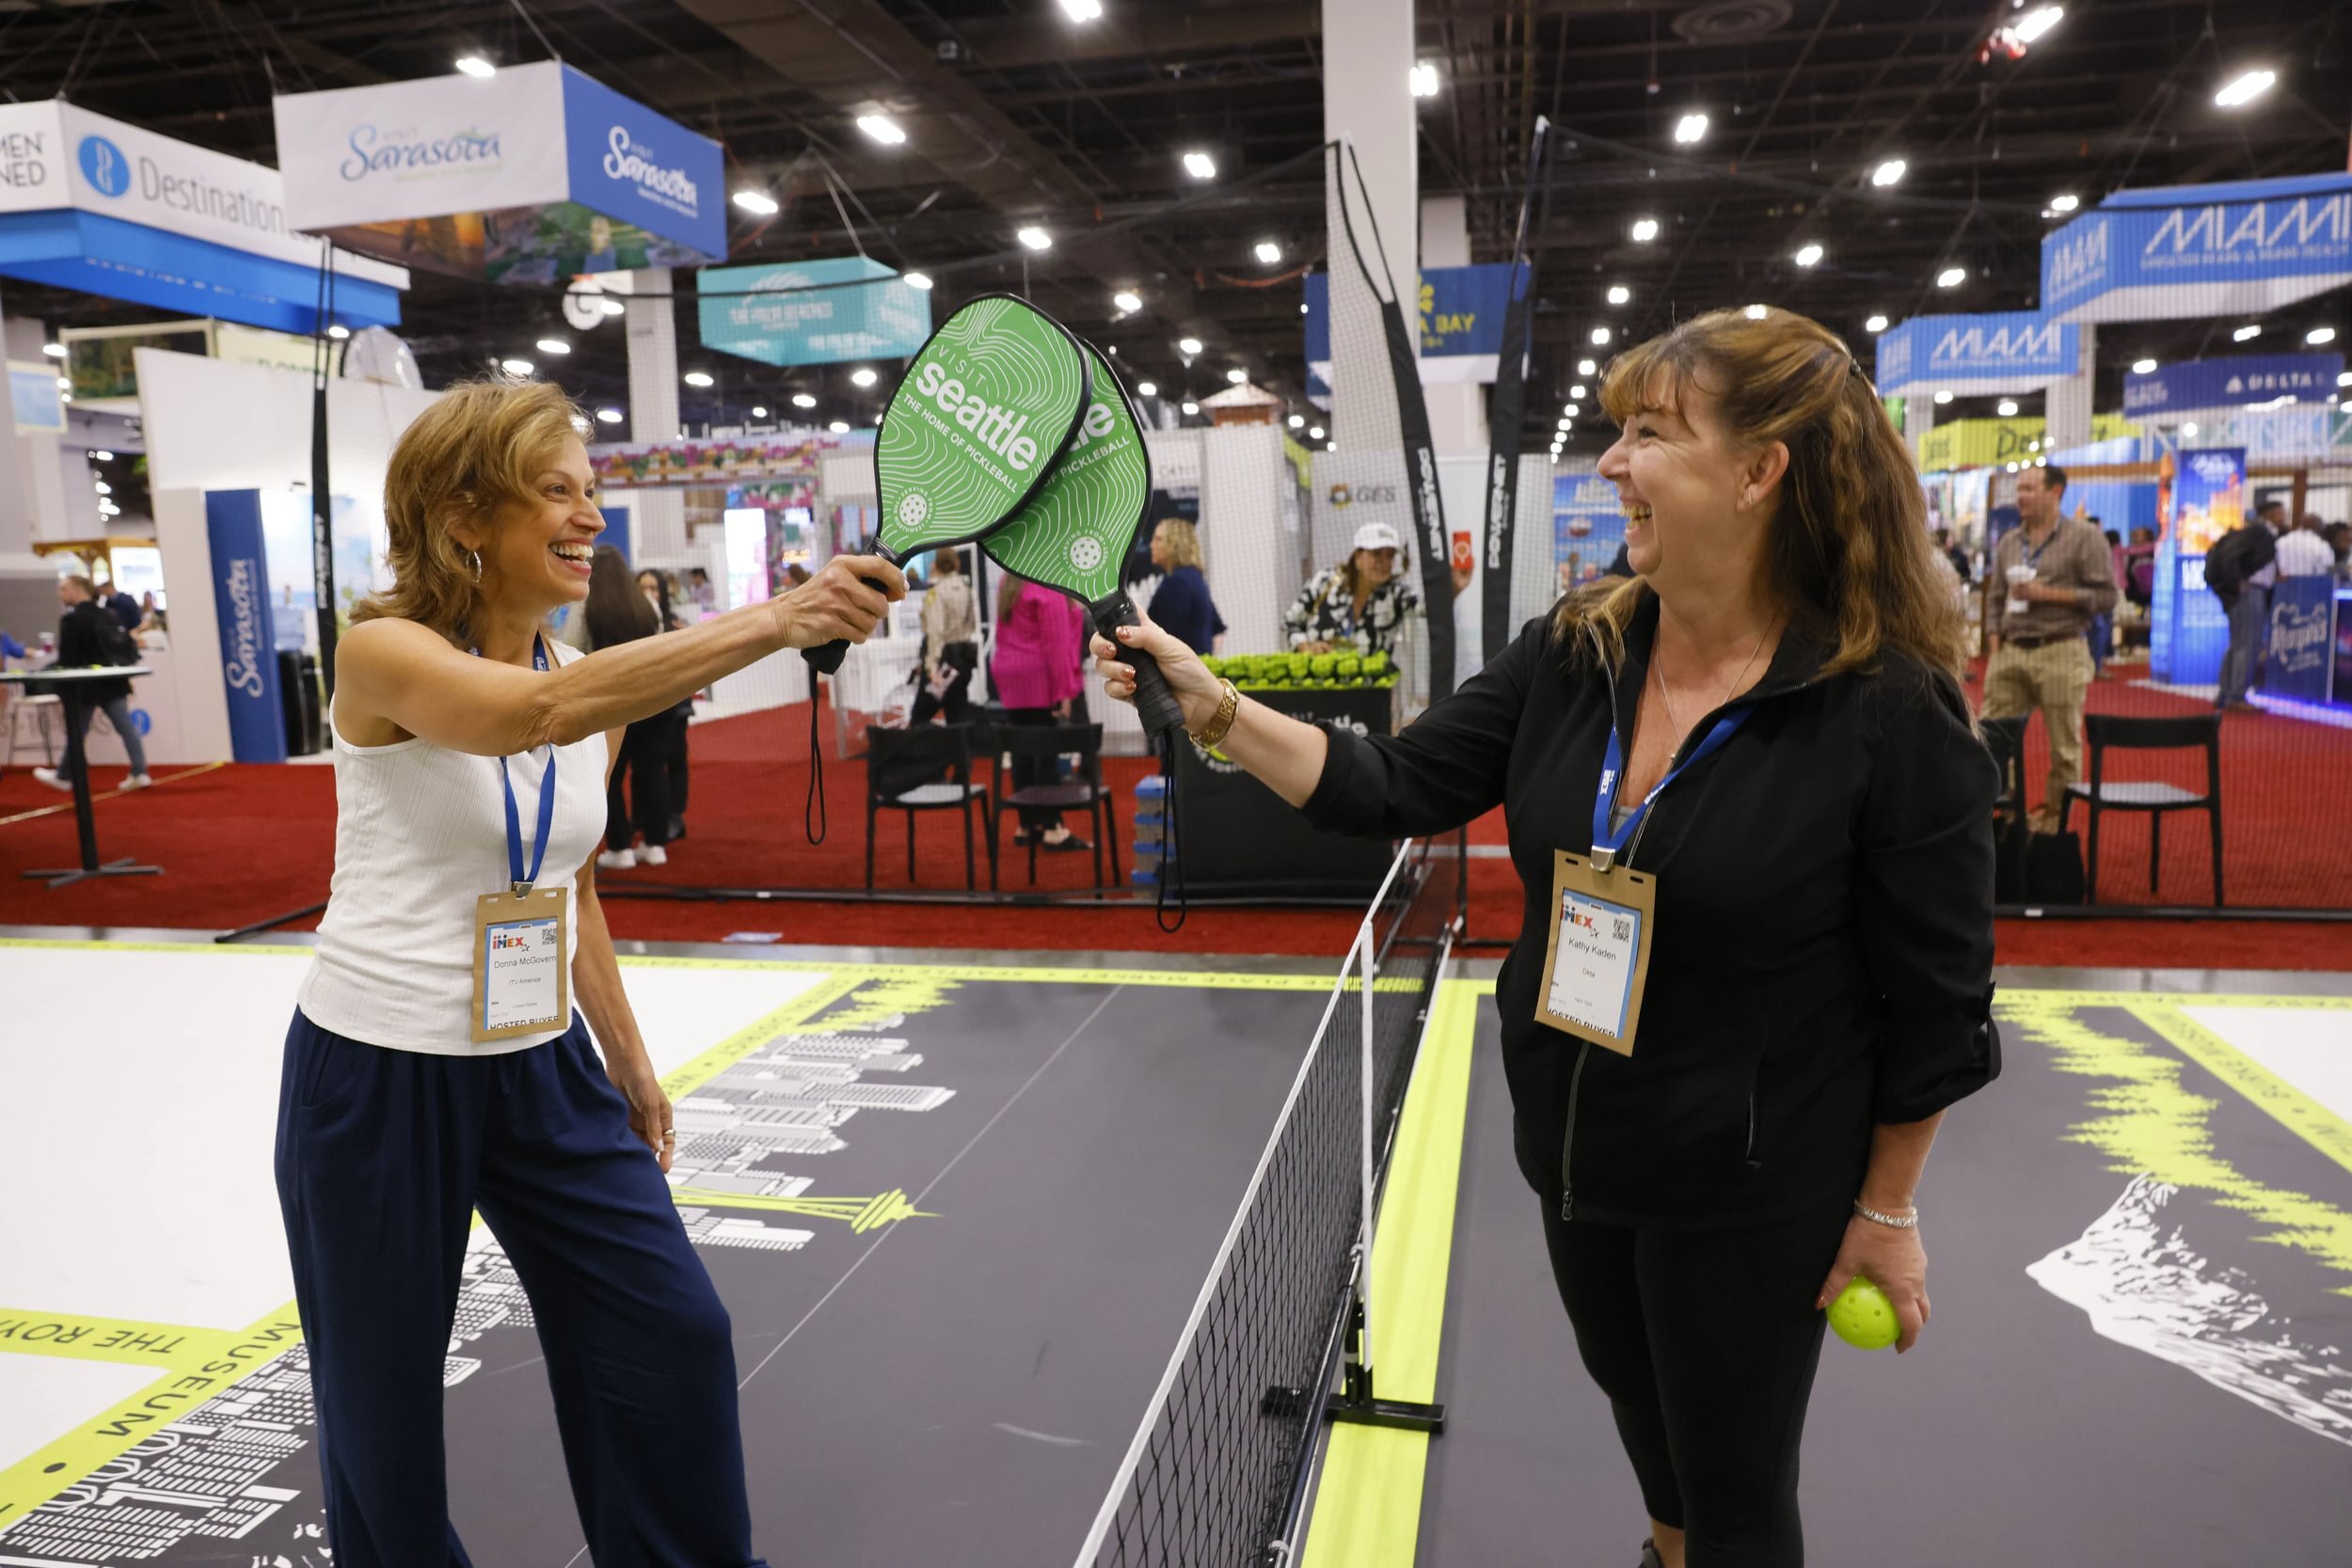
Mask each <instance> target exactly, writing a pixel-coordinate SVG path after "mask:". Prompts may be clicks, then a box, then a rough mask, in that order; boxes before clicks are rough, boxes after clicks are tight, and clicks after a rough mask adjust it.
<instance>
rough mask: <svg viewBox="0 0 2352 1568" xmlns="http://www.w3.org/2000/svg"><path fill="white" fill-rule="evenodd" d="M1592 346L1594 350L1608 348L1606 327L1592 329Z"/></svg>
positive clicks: (1607, 330)
mask: <svg viewBox="0 0 2352 1568" xmlns="http://www.w3.org/2000/svg"><path fill="white" fill-rule="evenodd" d="M1593 345H1594V346H1595V347H1596V348H1607V347H1608V346H1609V329H1608V328H1607V327H1605V326H1596V327H1594V328H1593Z"/></svg>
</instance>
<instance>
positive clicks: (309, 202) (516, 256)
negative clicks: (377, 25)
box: [272, 61, 727, 283]
mask: <svg viewBox="0 0 2352 1568" xmlns="http://www.w3.org/2000/svg"><path fill="white" fill-rule="evenodd" d="M272 107H273V109H274V110H275V112H276V115H277V119H278V163H279V166H281V167H282V168H283V170H284V171H285V177H286V214H287V217H288V220H289V221H290V222H292V223H293V224H294V227H296V228H298V229H303V230H310V231H311V232H313V233H322V234H327V235H330V236H332V237H333V238H334V239H335V241H336V242H337V243H338V244H340V245H350V246H351V247H353V248H354V249H358V250H365V251H368V252H370V253H371V254H373V255H377V256H382V257H385V258H387V259H389V260H392V261H399V262H402V263H403V264H405V265H408V266H421V267H430V268H432V269H433V270H435V271H437V272H449V273H455V274H458V275H459V276H462V277H481V278H486V279H488V280H489V281H491V282H496V283H554V282H560V281H562V280H563V279H564V278H567V277H574V276H576V275H578V274H580V273H584V272H619V271H624V270H630V269H634V268H638V267H667V266H695V265H699V264H701V263H702V262H705V261H716V260H718V259H719V258H721V257H723V256H724V255H725V254H726V247H727V227H726V211H725V205H726V193H725V191H724V189H723V182H724V181H723V175H724V162H723V157H722V154H721V152H720V150H719V144H718V143H716V142H714V141H711V140H710V139H708V138H707V137H705V136H698V135H695V134H694V133H692V132H691V131H689V130H687V129H686V128H685V127H684V126H682V125H679V124H677V123H676V122H675V121H674V120H670V119H664V118H662V117H661V116H660V115H658V114H655V113H654V112H653V111H652V110H651V109H648V108H646V107H645V106H644V104H642V103H635V102H633V101H632V100H629V99H627V98H624V97H622V96H621V95H620V94H619V93H617V92H614V91H613V90H612V88H610V87H605V86H604V85H603V84H601V83H599V82H596V81H594V80H592V79H591V78H589V77H586V76H583V75H581V74H580V72H579V71H574V70H573V69H572V68H571V67H569V66H566V65H561V64H558V63H555V62H553V61H548V62H544V63H541V64H537V65H525V66H512V67H509V68H507V69H505V70H502V71H500V72H499V73H498V74H497V75H496V76H494V77H491V78H489V79H488V80H486V81H477V80H475V79H474V78H473V77H470V76H435V77H429V78H427V79H425V80H423V81H416V82H391V83H387V84H385V85H383V86H380V87H342V88H337V89H335V90H333V91H329V92H305V93H294V94H292V95H289V96H286V97H281V98H278V99H276V100H274V101H273V103H272Z"/></svg>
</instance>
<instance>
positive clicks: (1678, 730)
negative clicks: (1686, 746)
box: [1649, 621, 1780, 751]
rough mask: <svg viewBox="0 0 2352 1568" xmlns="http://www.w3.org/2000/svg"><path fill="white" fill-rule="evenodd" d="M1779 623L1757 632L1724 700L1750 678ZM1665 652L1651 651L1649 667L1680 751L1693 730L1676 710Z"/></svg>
mask: <svg viewBox="0 0 2352 1568" xmlns="http://www.w3.org/2000/svg"><path fill="white" fill-rule="evenodd" d="M1779 625H1780V623H1779V622H1777V621H1772V622H1767V623H1766V624H1765V626H1764V629H1763V630H1762V631H1760V632H1758V633H1757V634H1756V646H1755V647H1753V648H1751V649H1749V650H1748V661H1747V662H1746V663H1745V664H1742V665H1741V666H1740V673H1738V674H1736V675H1734V676H1732V677H1731V684H1730V685H1729V686H1727V687H1725V688H1724V702H1725V703H1727V702H1729V701H1731V699H1732V698H1733V696H1734V695H1736V694H1737V693H1738V692H1739V689H1740V682H1741V681H1744V680H1746V679H1747V678H1748V672H1749V671H1750V670H1753V669H1755V668H1756V657H1757V656H1758V655H1759V654H1761V653H1763V651H1764V640H1765V639H1766V638H1768V637H1770V636H1772V632H1773V629H1774V628H1775V627H1777V626H1779ZM1664 652H1665V650H1664V649H1663V648H1662V647H1661V648H1659V649H1657V650H1655V651H1653V652H1652V653H1651V655H1650V661H1649V668H1650V673H1651V674H1653V675H1656V676H1657V677H1658V694H1659V696H1661V697H1662V698H1664V699H1665V701H1666V721H1667V722H1668V723H1670V724H1672V725H1674V727H1675V750H1677V751H1680V750H1681V749H1682V742H1683V741H1684V739H1686V738H1687V737H1688V736H1690V733H1691V732H1690V731H1689V730H1687V729H1685V728H1684V727H1683V723H1682V715H1680V714H1678V713H1677V712H1676V711H1675V698H1674V693H1673V692H1672V691H1670V690H1668V689H1667V688H1666V661H1665V659H1664V657H1662V655H1663V654H1664ZM1722 705H1723V704H1721V703H1719V704H1717V706H1718V707H1720V706H1722Z"/></svg>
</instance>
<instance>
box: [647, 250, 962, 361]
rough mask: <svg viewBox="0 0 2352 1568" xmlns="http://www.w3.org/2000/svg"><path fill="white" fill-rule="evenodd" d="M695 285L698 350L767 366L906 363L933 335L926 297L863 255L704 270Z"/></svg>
mask: <svg viewBox="0 0 2352 1568" xmlns="http://www.w3.org/2000/svg"><path fill="white" fill-rule="evenodd" d="M694 286H695V288H696V290H697V291H698V292H699V299H698V303H697V314H698V315H699V316H700V318H701V323H702V338H703V346H704V347H705V348H715V349H720V350H723V351H724V352H725V353H728V354H736V355H740V356H743V357H744V358H746V359H756V360H758V361H759V362H760V363H762V364H765V365H830V364H836V363H838V362H840V361H842V360H845V359H903V358H906V357H907V356H910V355H912V354H914V352H915V351H916V350H917V349H919V348H921V347H922V346H923V343H924V341H925V340H926V339H928V338H930V335H931V296H930V294H929V293H925V292H924V291H923V290H921V289H916V288H912V287H910V286H909V285H907V284H905V283H902V282H900V281H898V274H897V273H895V272H893V271H891V270H890V269H889V268H888V267H886V266H884V265H882V263H881V262H880V261H873V260H871V259H870V258H868V257H865V256H845V257H842V258H839V259H838V260H834V261H791V262H787V263H786V264H784V265H782V266H756V267H706V268H704V269H703V271H702V273H701V274H700V276H699V277H698V278H697V280H696V282H695V285H694Z"/></svg>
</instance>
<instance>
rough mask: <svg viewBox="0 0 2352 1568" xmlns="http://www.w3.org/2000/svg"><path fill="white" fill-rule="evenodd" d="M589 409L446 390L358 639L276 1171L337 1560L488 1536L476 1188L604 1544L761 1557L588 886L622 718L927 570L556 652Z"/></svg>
mask: <svg viewBox="0 0 2352 1568" xmlns="http://www.w3.org/2000/svg"><path fill="white" fill-rule="evenodd" d="M579 419H580V417H579V414H578V411H577V410H575V409H574V408H573V407H572V406H571V404H569V403H568V402H567V401H566V400H565V398H564V394H563V393H562V392H561V391H560V390H558V389H557V388H554V387H551V386H548V385H547V384H545V383H538V382H504V381H497V382H483V383H476V384H472V385H468V386H462V387H458V388H453V390H451V391H450V392H448V393H447V394H445V395H444V396H443V397H442V398H441V400H440V401H439V402H438V403H437V404H434V405H433V406H432V407H431V408H430V409H428V410H426V412H425V413H424V414H423V415H422V416H421V418H419V419H418V420H417V421H416V422H415V423H414V424H412V425H411V426H410V427H409V428H408V430H407V431H406V433H405V434H404V435H403V436H402V437H401V439H400V442H399V445H398V447H397V448H396V449H395V450H394V451H393V453H392V459H391V466H390V469H389V474H388V475H387V479H386V484H385V503H386V505H385V510H386V514H387V521H388V523H389V533H390V548H389V562H390V565H391V568H392V572H393V577H394V583H393V586H392V588H391V589H390V590H389V592H387V593H385V594H379V595H377V596H376V597H374V598H373V599H370V600H368V601H367V602H366V603H364V604H363V605H361V606H360V607H359V608H358V610H357V612H356V613H355V614H354V615H353V621H354V623H355V624H354V625H353V626H352V628H351V630H350V632H349V633H348V634H347V635H346V636H345V637H344V638H343V639H342V642H341V644H340V645H339V647H338V650H337V656H336V673H337V682H336V689H335V698H334V702H333V705H332V706H331V708H330V710H329V714H328V720H329V731H330V733H331V735H332V736H333V744H334V752H335V792H336V805H337V816H336V823H335V873H334V881H333V884H332V892H331V895H330V897H329V901H328V904H327V909H326V917H325V918H324V920H322V921H321V923H320V926H319V931H318V944H317V948H316V951H315V956H314V957H313V958H312V960H311V964H310V972H309V974H307V975H306V976H305V978H304V980H303V982H302V988H301V990H300V993H299V996H298V1003H297V1008H296V1011H295V1013H294V1021H293V1023H292V1025H291V1026H290V1027H289V1029H288V1030H287V1035H286V1052H285V1061H284V1068H283V1074H282V1078H281V1082H280V1085H279V1099H278V1139H277V1174H278V1196H279V1199H280V1203H281V1206H282V1209H283V1212H284V1217H285V1224H286V1239H287V1244H288V1247H289V1250H290V1252H291V1253H292V1258H293V1263H294V1291H295V1297H296V1301H297V1303H298V1305H299V1307H300V1310H301V1314H302V1326H303V1332H304V1337H305V1339H306V1341H307V1345H308V1349H309V1354H310V1375H311V1383H312V1387H313V1389H314V1391H315V1394H316V1398H317V1402H318V1413H319V1431H320V1438H321V1443H320V1465H321V1470H322V1473H323V1475H324V1478H325V1486H326V1521H327V1533H328V1536H329V1538H330V1541H331V1543H332V1547H333V1550H334V1552H335V1554H336V1560H337V1562H338V1563H339V1564H341V1565H342V1568H390V1565H400V1568H408V1565H421V1564H426V1563H431V1564H435V1565H445V1564H447V1565H457V1564H464V1563H466V1562H467V1561H468V1559H467V1557H466V1554H465V1551H464V1549H463V1547H462V1546H461V1545H460V1544H459V1543H458V1541H457V1538H456V1535H455V1532H454V1531H453V1528H451V1525H450V1521H449V1510H448V1493H447V1481H446V1477H445V1474H444V1466H443V1450H442V1436H441V1376H442V1357H443V1354H444V1353H445V1352H446V1350H447V1348H448V1343H449V1334H450V1327H451V1314H452V1310H453V1303H454V1301H455V1298H456V1294H457V1289H458V1275H459V1271H460V1269H461V1267H462V1264H463V1260H464V1258H465V1255H466V1237H467V1232H468V1229H469V1224H470V1219H471V1216H472V1215H473V1213H474V1212H476V1211H477V1210H479V1212H481V1214H482V1216H483V1218H484V1219H485V1220H486V1221H487V1222H488V1223H489V1227H490V1229H491V1231H492V1232H493V1233H494V1234H495V1235H496V1237H497V1238H498V1241H499V1243H501V1246H502V1247H503V1248H504V1249H505V1252H506V1255H507V1258H508V1259H509V1260H510V1261H511V1262H512V1263H513V1265H514V1267H515V1269H516V1273H517V1274H518V1275H520V1277H521V1279H522V1282H523V1286H524V1289H525V1290H526V1291H528V1292H529V1294H530V1297H531V1302H532V1310H533V1312H534V1314H535V1315H536V1317H537V1320H538V1324H539V1335H540V1340H541V1343H542V1344H543V1345H544V1346H545V1348H546V1352H547V1367H548V1380H549V1382H550V1384H551V1385H552V1386H553V1388H554V1394H555V1409H556V1422H557V1425H558V1427H559V1429H560V1431H561V1433H562V1437H563V1442H564V1458H565V1462H566V1467H567V1469H568V1471H569V1474H570V1477H571V1481H572V1486H573V1490H574V1498H575V1501H576V1503H577V1504H578V1507H579V1511H580V1526H581V1528H582V1529H583V1530H584V1531H585V1532H586V1535H587V1538H588V1550H589V1554H590V1556H591V1558H592V1559H593V1560H595V1561H596V1562H598V1563H601V1564H605V1565H607V1568H612V1565H614V1564H630V1565H637V1564H647V1565H650V1564H655V1563H659V1564H661V1565H662V1568H745V1565H746V1564H755V1562H756V1560H755V1557H754V1555H753V1551H752V1545H751V1539H750V1537H751V1523H750V1510H749V1506H748V1504H747V1501H746V1499H745V1496H744V1482H743V1457H742V1439H741V1434H740V1431H739V1426H738V1424H737V1419H736V1397H735V1386H736V1385H735V1375H736V1374H735V1355H734V1350H733V1344H732V1333H731V1329H730V1325H729V1323H728V1318H727V1313H726V1309H725V1307H723V1305H721V1303H720V1300H719V1297H718V1294H717V1292H716V1291H714V1290H713V1289H712V1287H711V1283H710V1279H709V1276H708V1275H707V1274H706V1273H705V1272H704V1269H703V1266H702V1263H701V1261H700V1259H697V1258H696V1257H695V1255H694V1252H693V1249H692V1248H691V1246H690V1245H689V1244H688V1243H687V1240H686V1234H685V1230H684V1227H682V1226H681V1224H680V1223H679V1220H678V1216H677V1211H676V1209H675V1207H674V1206H673V1204H672V1202H671V1199H670V1194H669V1188H668V1184H667V1183H666V1182H665V1181H664V1180H663V1175H664V1173H665V1172H666V1171H667V1170H668V1169H669V1166H670V1156H671V1153H672V1150H673V1148H675V1132H674V1131H673V1127H672V1121H671V1108H670V1102H669V1100H668V1099H667V1097H666V1096H664V1095H663V1093H662V1092H661V1086H660V1082H659V1080H658V1078H657V1075H656V1072H655V1069H654V1065H653V1063H652V1061H651V1060H650V1058H649V1057H648V1055H647V1053H646V1050H645V1045H644V1039H643V1037H641V1036H640V1034H639V1032H638V1027H637V1021H636V1018H635V1016H634V1015H633V1014H632V1013H631V1011H630V1008H629V1002H628V995H627V993H626V992H625V991H624V990H623V989H622V983H621V973H620V968H619V964H618V962H617V961H616V959H615V958H614V957H613V951H612V937H611V935H610V934H609V932H608V931H607V928H606V926H605V921H604V914H603V911H602V910H601V908H600V907H599V906H598V904H597V902H596V870H595V855H596V849H597V847H598V841H599V840H600V839H601V838H602V836H603V832H604V826H605V780H606V773H607V769H608V768H609V766H610V761H611V755H612V749H613V747H614V746H615V745H616V744H617V743H618V740H619V737H620V732H621V730H622V729H623V727H624V726H626V725H628V723H630V722H631V721H636V720H641V719H644V718H646V717H648V716H650V715H653V714H658V713H660V712H662V711H664V710H665V709H667V708H669V707H671V706H672V705H675V704H676V703H677V702H678V701H680V700H681V699H682V698H684V697H685V696H686V695H687V693H689V692H691V691H693V690H696V689H700V688H702V687H704V686H707V685H708V684H709V683H710V682H712V681H713V680H715V679H717V678H719V677H720V676H722V675H726V674H730V673H734V672H735V671H738V670H740V669H742V668H744V667H745V666H747V665H749V664H752V663H753V662H755V660H757V659H760V658H763V657H767V656H768V655H770V654H772V653H776V652H779V651H781V650H783V649H786V648H806V647H814V646H817V645H818V644H821V643H824V642H828V641H833V640H834V639H835V638H849V639H851V640H863V639H864V638H865V637H866V636H867V635H868V634H869V633H870V632H872V630H873V629H874V626H875V624H876V623H877V621H878V620H879V619H880V618H881V617H882V614H883V613H884V611H885V610H887V608H888V601H889V600H890V599H892V598H895V597H898V596H899V595H901V594H904V592H905V582H904V579H903V578H901V577H900V576H899V575H898V570H897V569H896V568H895V567H893V566H891V565H890V564H889V563H888V562H883V561H881V560H878V559H873V558H865V557H844V558H840V559H837V560H835V561H834V562H832V563H831V564H830V565H829V566H828V567H827V568H826V570H825V571H824V572H823V573H822V574H821V575H820V576H819V577H818V578H817V580H815V581H814V582H811V583H810V584H809V585H808V586H806V587H805V588H803V589H802V590H801V591H800V592H798V593H796V594H792V595H790V596H789V597H788V598H784V599H778V600H772V601H769V602H766V603H761V604H755V605H750V606H746V607H744V608H743V609H740V610H733V611H730V612H728V613H726V614H723V615H719V616H717V617H715V618H713V619H711V620H708V621H706V622H704V623H703V624H701V625H699V626H692V627H690V628H687V629H685V630H682V631H679V632H676V633H674V634H672V635H670V636H666V637H645V638H641V639H638V640H635V641H627V642H623V643H620V644H619V645H617V646H614V647H611V648H606V649H602V650H600V651H598V652H596V653H594V654H586V655H582V654H579V653H576V652H574V651H573V650H571V649H568V648H566V647H564V646H563V645H562V644H560V643H559V642H557V641H556V640H555V639H554V637H553V636H552V635H550V634H549V633H548V631H547V622H548V615H549V612H551V611H553V610H556V609H558V608H559V607H562V606H566V605H569V606H574V607H577V606H579V605H580V603H581V602H582V601H583V599H584V598H585V597H586V594H587V591H588V581H589V561H590V557H591V554H592V552H593V549H594V546H595V543H596V535H597V534H598V533H599V532H600V531H602V530H603V527H604V520H603V518H602V517H601V516H600V515H598V513H597V510H596V499H595V478H594V475H593V473H592V472H591V470H590V468H589V466H588V454H587V451H586V449H585V448H584V447H583V446H582V445H581V444H580V439H579V438H578V436H576V435H574V430H575V428H576V423H575V421H579ZM577 428H585V423H584V421H580V422H579V424H578V425H577ZM861 578H871V579H873V581H874V583H876V584H878V585H881V586H878V587H869V586H867V585H866V583H864V582H862V581H861V580H860V579H861ZM575 999H576V1000H577V1002H578V1004H579V1007H578V1010H577V1011H575V1010H574V1008H573V1006H572V1004H573V1002H574V1000H575ZM583 1015H584V1018H583ZM592 1029H593V1031H594V1034H593V1037H592V1035H591V1030H592ZM599 1047H601V1054H599V1049H598V1048H599Z"/></svg>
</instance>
